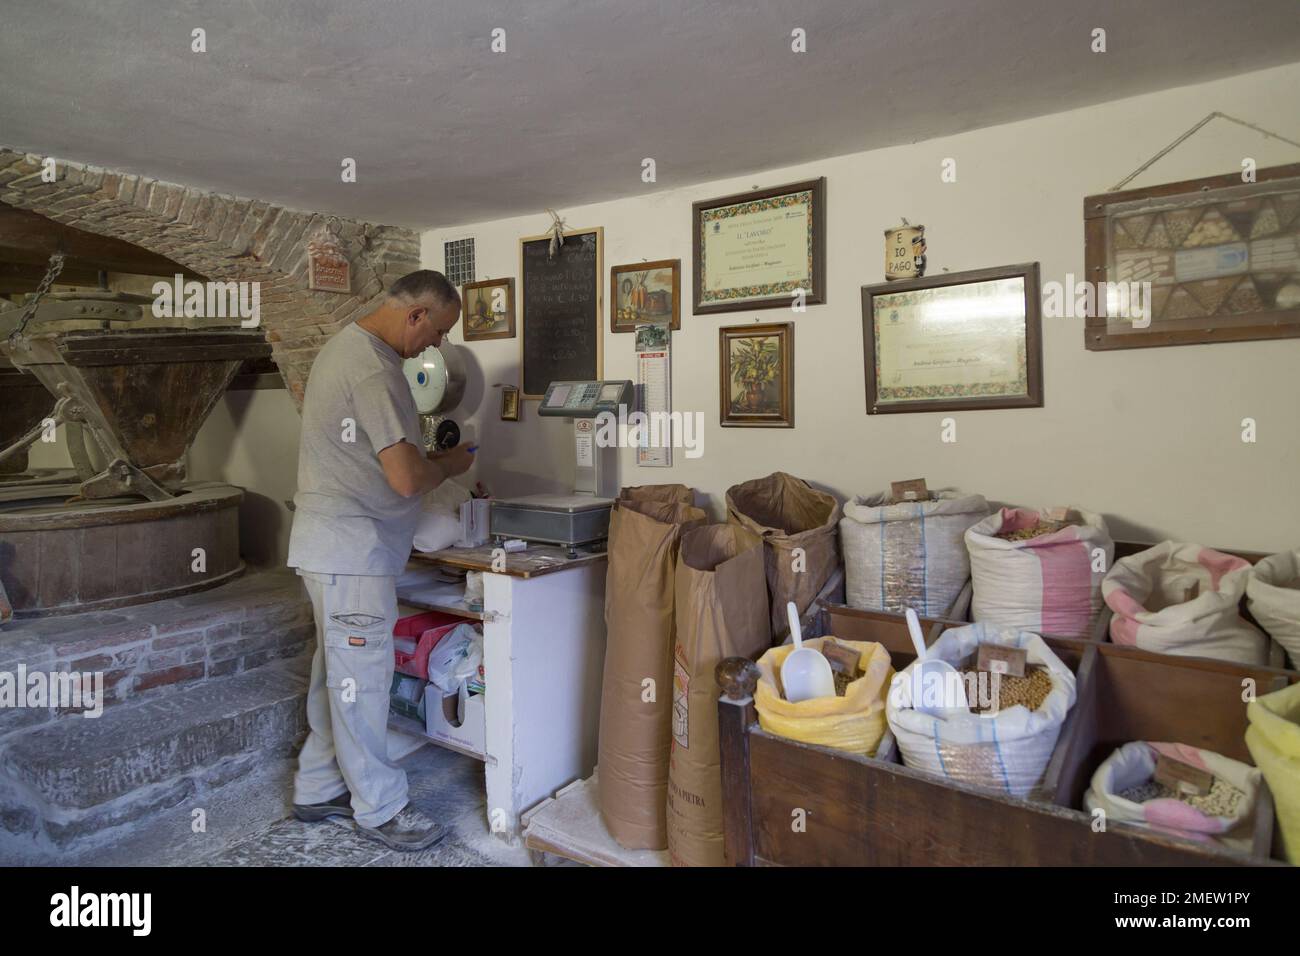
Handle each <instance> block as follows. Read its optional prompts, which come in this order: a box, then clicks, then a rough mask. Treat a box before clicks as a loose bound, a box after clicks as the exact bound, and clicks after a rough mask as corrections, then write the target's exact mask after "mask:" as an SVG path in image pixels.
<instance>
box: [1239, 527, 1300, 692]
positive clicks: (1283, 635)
mask: <svg viewBox="0 0 1300 956" xmlns="http://www.w3.org/2000/svg"><path fill="white" fill-rule="evenodd" d="M1246 604H1247V606H1248V607H1249V608H1250V613H1251V614H1252V615H1253V616H1254V618H1255V620H1257V621H1258V622H1259V626H1260V627H1262V628H1263V629H1264V630H1265V631H1267V632H1268V634H1269V636H1270V637H1272V638H1273V640H1275V641H1277V642H1278V643H1279V644H1281V645H1282V646H1283V647H1284V648H1285V649H1286V652H1287V656H1289V657H1290V658H1291V666H1292V667H1295V668H1300V548H1297V549H1296V550H1295V551H1283V552H1282V553H1281V554H1275V555H1272V556H1271V557H1267V558H1265V559H1264V560H1262V561H1260V562H1259V564H1257V565H1255V567H1254V568H1253V569H1252V571H1251V573H1250V576H1249V577H1248V578H1247V579H1246Z"/></svg>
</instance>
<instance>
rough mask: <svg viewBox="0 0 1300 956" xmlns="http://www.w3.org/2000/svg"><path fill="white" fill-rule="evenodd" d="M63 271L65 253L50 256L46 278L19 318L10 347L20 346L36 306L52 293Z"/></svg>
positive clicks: (10, 338)
mask: <svg viewBox="0 0 1300 956" xmlns="http://www.w3.org/2000/svg"><path fill="white" fill-rule="evenodd" d="M62 271H63V253H62V252H56V253H54V254H53V255H52V256H50V264H49V266H48V267H47V268H46V269H45V277H44V278H43V279H41V284H40V285H38V286H37V287H36V293H35V294H34V295H33V296H32V298H31V299H30V300H29V301H28V303H27V305H26V307H24V308H23V314H22V315H20V316H19V317H18V324H17V325H16V326H14V330H13V331H12V332H10V333H9V345H10V346H11V347H14V346H17V345H18V340H19V339H20V338H22V334H23V329H25V328H27V323H28V322H30V321H31V320H32V316H34V315H35V314H36V306H37V305H39V304H40V301H41V296H43V295H45V293H47V292H49V291H50V286H52V285H54V280H55V279H57V278H58V277H59V273H60V272H62Z"/></svg>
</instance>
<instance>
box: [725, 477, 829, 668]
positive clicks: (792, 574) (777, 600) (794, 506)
mask: <svg viewBox="0 0 1300 956" xmlns="http://www.w3.org/2000/svg"><path fill="white" fill-rule="evenodd" d="M727 520H728V521H730V522H734V523H735V524H739V525H741V526H742V527H745V528H748V529H749V530H750V531H753V532H754V533H755V534H758V535H760V536H762V538H763V544H764V549H763V550H764V560H765V564H766V568H767V589H768V593H769V595H770V597H771V621H772V635H773V638H774V640H775V641H776V642H778V643H779V642H780V641H782V640H784V639H785V635H786V634H788V633H789V631H790V625H789V623H788V620H789V619H788V617H787V615H786V610H785V606H786V603H787V602H788V601H794V603H795V606H796V607H797V608H798V609H799V615H800V616H801V617H802V616H803V614H804V612H806V611H807V610H808V607H809V606H810V605H811V604H812V602H813V599H814V598H816V597H817V594H818V593H819V592H820V591H821V589H822V588H823V587H824V586H825V584H826V581H827V579H828V578H830V576H831V574H833V573H834V571H835V568H836V567H837V566H838V565H839V563H840V552H839V537H838V533H839V531H838V525H839V520H840V503H839V502H838V501H836V500H835V497H834V496H833V495H829V494H827V493H826V492H824V491H817V490H815V489H813V488H811V487H809V485H808V482H806V481H804V480H803V479H802V478H796V477H794V476H793V475H787V474H786V473H785V472H783V471H778V472H775V473H774V474H771V475H768V476H767V477H766V478H755V479H754V480H753V481H746V482H744V483H742V484H739V485H732V486H731V487H730V488H728V489H727ZM797 548H802V549H803V553H802V555H800V554H798V553H797V552H796V550H795V549H797Z"/></svg>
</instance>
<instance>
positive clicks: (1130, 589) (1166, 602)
mask: <svg viewBox="0 0 1300 956" xmlns="http://www.w3.org/2000/svg"><path fill="white" fill-rule="evenodd" d="M1250 570H1251V568H1250V562H1249V561H1246V560H1245V559H1243V558H1234V557H1233V556H1232V555H1229V554H1223V553H1222V552H1220V551H1212V550H1211V549H1209V548H1202V547H1201V546H1200V545H1198V544H1178V543H1176V542H1173V541H1165V542H1163V543H1161V544H1158V545H1156V546H1155V547H1153V548H1148V549H1147V550H1146V551H1142V552H1139V553H1138V554H1134V555H1130V556H1129V557H1127V558H1121V559H1120V560H1118V561H1116V562H1115V566H1114V567H1113V568H1111V569H1110V573H1109V574H1107V575H1106V580H1105V582H1104V583H1103V584H1102V593H1103V594H1104V595H1105V597H1106V603H1107V604H1108V605H1110V608H1111V610H1112V611H1114V612H1115V616H1114V617H1112V618H1111V619H1110V639H1111V640H1112V641H1113V642H1114V643H1116V644H1127V645H1129V646H1131V647H1140V648H1142V650H1144V651H1154V652H1156V653H1157V654H1179V655H1183V656H1188V657H1214V658H1218V659H1219V660H1225V661H1237V662H1238V663H1242V664H1264V663H1266V662H1267V661H1268V638H1267V637H1266V636H1265V635H1264V634H1263V633H1262V632H1261V631H1260V630H1259V629H1258V628H1256V627H1254V626H1253V625H1251V624H1250V623H1249V622H1248V621H1246V620H1245V619H1244V618H1243V617H1242V616H1241V614H1240V613H1239V611H1238V608H1239V605H1240V603H1241V597H1242V595H1243V594H1244V593H1245V590H1246V579H1247V578H1248V577H1249V576H1250Z"/></svg>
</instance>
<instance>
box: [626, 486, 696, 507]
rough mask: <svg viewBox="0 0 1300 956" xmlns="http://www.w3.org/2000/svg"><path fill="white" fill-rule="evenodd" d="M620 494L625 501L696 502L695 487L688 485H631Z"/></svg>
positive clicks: (690, 503) (685, 503)
mask: <svg viewBox="0 0 1300 956" xmlns="http://www.w3.org/2000/svg"><path fill="white" fill-rule="evenodd" d="M618 496H619V498H620V499H623V500H625V501H680V502H681V503H682V504H684V505H693V504H695V489H693V488H690V487H688V486H687V485H629V486H628V487H626V488H623V489H620V490H619V493H618Z"/></svg>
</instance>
